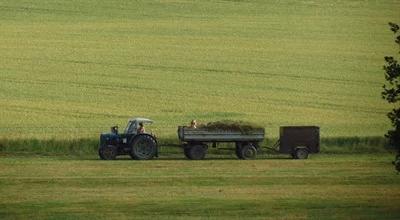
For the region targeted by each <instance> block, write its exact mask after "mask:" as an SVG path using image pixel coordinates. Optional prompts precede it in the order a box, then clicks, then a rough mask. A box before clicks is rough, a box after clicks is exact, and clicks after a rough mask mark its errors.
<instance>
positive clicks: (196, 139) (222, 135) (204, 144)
mask: <svg viewBox="0 0 400 220" xmlns="http://www.w3.org/2000/svg"><path fill="white" fill-rule="evenodd" d="M264 136H265V130H264V129H252V130H249V131H246V132H244V131H236V130H224V129H207V128H190V127H186V126H179V127H178V138H179V140H180V141H181V142H182V147H183V150H184V154H185V156H186V157H187V158H188V159H192V160H201V159H203V158H204V157H205V155H206V153H207V148H208V144H213V146H216V143H220V142H225V143H235V145H236V156H237V157H238V158H239V159H254V158H255V157H256V156H257V151H258V150H259V143H260V142H262V141H263V140H264Z"/></svg>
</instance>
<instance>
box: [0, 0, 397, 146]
mask: <svg viewBox="0 0 400 220" xmlns="http://www.w3.org/2000/svg"><path fill="white" fill-rule="evenodd" d="M398 8H400V4H399V2H398V1H343V2H339V1H337V2H330V1H329V2H326V1H294V2H289V1H282V2H269V1H183V0H182V1H124V0H113V1H89V0H88V1H83V0H82V1H62V0H56V1H55V0H51V1H50V0H40V1H15V0H12V1H7V0H6V1H2V2H0V25H1V32H0V50H1V53H0V106H1V108H0V115H1V120H0V137H2V138H12V139H26V138H39V139H42V138H45V139H48V138H55V139H75V138H97V137H98V134H99V133H100V132H101V131H104V130H108V128H109V127H110V126H111V125H114V124H119V125H121V126H123V125H124V124H125V123H126V120H127V119H128V118H129V117H133V116H145V117H149V118H152V119H154V120H155V121H156V124H155V125H154V127H153V130H154V131H155V132H156V133H157V134H158V136H159V137H160V138H167V137H168V138H171V137H175V136H176V135H175V132H176V127H177V125H181V124H187V123H188V122H189V121H190V120H191V119H193V118H196V119H197V120H198V121H199V122H205V121H213V120H223V119H230V120H245V121H251V122H258V123H260V124H262V125H264V126H265V127H266V129H267V132H268V135H269V136H273V137H276V136H277V135H278V129H279V126H281V125H318V126H321V132H322V135H323V137H338V136H347V137H353V136H361V137H368V136H382V135H383V134H384V133H385V131H386V130H387V129H388V127H389V124H388V120H387V119H386V116H385V113H386V112H387V111H388V110H389V109H390V106H388V105H386V104H385V102H384V101H383V100H381V98H380V92H381V86H382V85H383V83H384V77H383V70H382V66H383V64H384V60H383V57H384V56H385V55H394V54H395V51H396V50H395V48H394V43H393V37H392V35H391V32H390V31H389V29H388V26H387V23H388V22H389V21H394V22H395V21H398V20H399V17H400V15H399V12H398V10H396V9H398Z"/></svg>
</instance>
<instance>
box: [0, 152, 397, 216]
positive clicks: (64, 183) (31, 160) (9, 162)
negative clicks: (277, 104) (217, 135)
mask: <svg viewBox="0 0 400 220" xmlns="http://www.w3.org/2000/svg"><path fill="white" fill-rule="evenodd" d="M391 158H392V157H391V155H386V154H380V155H347V156H328V155H314V156H313V158H312V159H310V160H303V161H301V160H290V159H270V160H255V161H239V160H205V161H187V160H156V161H154V160H153V161H131V160H119V161H99V160H75V159H69V158H50V157H1V158H0V168H1V170H2V172H1V174H0V185H1V194H0V216H1V217H2V218H3V219H8V218H10V219H11V218H22V219H23V218H31V217H34V218H50V219H52V218H74V219H86V218H89V219H92V218H100V219H121V218H122V219H127V218H135V219H142V218H152V217H155V218H161V219H163V218H165V219H167V218H182V219H183V218H189V219H190V218H193V219H196V218H222V219H231V218H234V219H246V218H255V219H265V218H316V219H321V218H324V219H325V218H328V219H331V218H352V219H354V218H357V219H359V218H362V219H377V218H378V219H398V218H399V217H400V216H399V213H400V212H399V211H400V210H399V207H398V204H399V202H400V193H399V192H400V185H399V175H397V174H396V173H395V172H394V169H393V167H392V166H391V164H390V159H391Z"/></svg>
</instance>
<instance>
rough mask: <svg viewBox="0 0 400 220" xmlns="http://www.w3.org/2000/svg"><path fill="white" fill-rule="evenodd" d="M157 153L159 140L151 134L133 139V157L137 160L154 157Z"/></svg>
mask: <svg viewBox="0 0 400 220" xmlns="http://www.w3.org/2000/svg"><path fill="white" fill-rule="evenodd" d="M156 153H157V142H156V140H155V139H154V138H153V137H152V136H150V135H140V136H138V137H136V138H135V139H134V140H133V143H132V150H131V157H132V158H133V159H136V160H149V159H152V158H153V157H154V156H155V155H156Z"/></svg>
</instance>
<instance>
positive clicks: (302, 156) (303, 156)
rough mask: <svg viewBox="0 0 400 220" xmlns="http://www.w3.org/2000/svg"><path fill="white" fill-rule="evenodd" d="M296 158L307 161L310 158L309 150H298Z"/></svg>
mask: <svg viewBox="0 0 400 220" xmlns="http://www.w3.org/2000/svg"><path fill="white" fill-rule="evenodd" d="M295 158H296V159H300V160H303V159H307V158H308V150H307V149H305V148H297V149H296V152H295Z"/></svg>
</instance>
